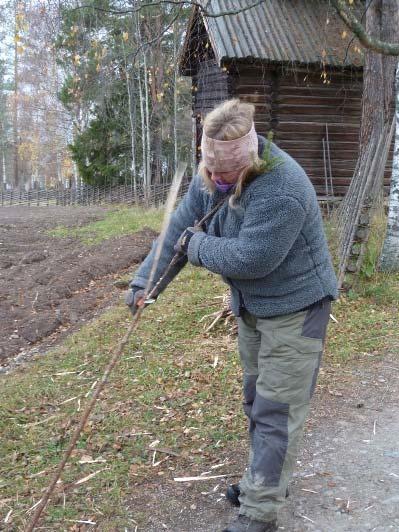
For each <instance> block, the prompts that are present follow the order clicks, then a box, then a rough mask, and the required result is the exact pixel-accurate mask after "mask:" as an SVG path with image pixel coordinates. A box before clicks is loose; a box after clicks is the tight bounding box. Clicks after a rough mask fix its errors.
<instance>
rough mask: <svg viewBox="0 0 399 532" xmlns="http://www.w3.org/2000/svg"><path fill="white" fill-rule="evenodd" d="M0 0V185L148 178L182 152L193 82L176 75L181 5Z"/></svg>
mask: <svg viewBox="0 0 399 532" xmlns="http://www.w3.org/2000/svg"><path fill="white" fill-rule="evenodd" d="M144 3H145V2H142V1H141V0H131V1H127V2H126V1H122V2H119V1H112V2H111V1H109V0H88V1H87V2H86V3H85V4H84V6H82V3H81V2H80V3H78V2H76V1H74V0H72V1H69V0H65V1H64V0H62V1H60V2H56V1H53V0H42V1H39V0H37V1H36V0H18V1H16V0H10V1H7V0H4V1H3V2H2V10H1V12H0V39H1V42H2V46H1V48H0V181H1V183H2V187H3V189H7V188H14V189H15V188H18V187H19V188H41V187H57V186H63V187H70V186H72V185H74V184H79V183H80V181H81V179H82V180H83V181H84V182H85V183H87V184H92V185H94V184H95V185H115V184H129V185H133V186H134V187H135V186H137V185H144V186H149V185H151V184H158V183H165V182H168V181H169V180H170V178H171V175H172V174H173V172H174V169H175V167H176V164H177V158H178V154H179V157H183V158H184V159H185V160H187V161H191V160H192V146H191V139H192V123H191V119H190V116H191V86H190V82H189V80H188V79H184V78H181V77H180V76H179V74H178V53H179V50H180V49H181V46H182V39H183V35H184V31H185V29H186V26H187V20H188V17H189V13H190V6H186V5H179V6H175V5H169V4H162V5H152V6H147V7H145V6H141V4H144Z"/></svg>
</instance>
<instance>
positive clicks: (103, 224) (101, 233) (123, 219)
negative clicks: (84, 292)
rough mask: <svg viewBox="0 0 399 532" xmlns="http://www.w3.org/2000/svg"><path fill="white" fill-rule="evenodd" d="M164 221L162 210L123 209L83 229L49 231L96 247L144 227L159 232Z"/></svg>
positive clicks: (68, 228) (108, 214)
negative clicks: (110, 239) (104, 241)
mask: <svg viewBox="0 0 399 532" xmlns="http://www.w3.org/2000/svg"><path fill="white" fill-rule="evenodd" d="M162 219H163V209H161V208H159V209H156V208H153V209H144V208H143V207H122V208H118V209H114V210H111V211H109V212H107V214H106V216H105V218H104V219H103V220H99V221H97V222H92V223H90V224H87V225H84V226H83V227H64V226H59V227H56V228H55V229H53V230H51V231H49V234H50V235H51V236H54V237H58V238H65V237H75V238H79V239H80V240H81V241H82V242H83V243H84V244H87V245H94V244H98V243H100V242H102V241H103V240H106V239H108V238H112V237H116V236H123V235H129V234H132V233H134V232H136V231H138V230H140V229H143V228H144V227H150V228H151V229H154V230H155V231H159V230H160V229H161V225H162Z"/></svg>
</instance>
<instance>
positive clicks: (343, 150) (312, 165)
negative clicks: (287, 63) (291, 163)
mask: <svg viewBox="0 0 399 532" xmlns="http://www.w3.org/2000/svg"><path fill="white" fill-rule="evenodd" d="M193 85H194V86H196V89H195V93H194V103H193V109H194V113H195V116H197V117H198V118H199V117H202V116H204V115H205V114H206V113H207V112H208V111H210V110H211V109H213V108H214V107H215V106H216V105H217V104H218V103H220V102H221V101H223V100H225V99H227V98H231V97H234V96H238V97H239V98H240V99H241V100H243V101H248V102H251V103H253V104H254V105H255V108H256V113H255V125H256V129H257V131H258V133H259V134H261V135H264V136H267V134H268V132H269V131H270V130H271V131H273V134H274V142H275V143H276V144H277V145H278V146H279V147H280V148H282V149H283V150H285V151H287V153H289V154H290V155H291V156H292V157H294V158H295V159H296V160H297V161H298V162H299V164H300V165H301V166H303V168H304V169H305V171H306V172H307V174H308V176H309V177H310V179H311V181H312V183H313V185H314V186H315V189H316V191H317V193H318V194H319V195H324V194H325V193H326V187H325V166H324V156H323V138H324V139H326V138H327V135H328V138H329V148H330V160H331V170H332V176H333V193H334V195H336V196H342V195H344V194H345V193H346V191H347V189H348V186H349V183H350V180H351V178H352V175H353V172H354V169H355V166H356V161H357V157H358V148H359V129H360V119H361V98H362V72H361V71H359V70H347V71H344V70H340V71H330V72H326V73H323V72H322V71H321V70H311V69H310V67H309V68H296V69H294V67H291V68H282V67H281V66H274V67H271V66H269V67H267V66H265V65H260V64H252V65H251V64H234V63H231V64H227V65H226V67H224V69H221V68H220V67H218V65H217V63H216V62H215V60H209V61H206V62H203V63H201V64H200V66H199V69H198V73H197V75H196V76H194V77H193ZM200 138H201V124H200V121H199V120H198V127H197V140H198V144H199V143H200ZM391 151H392V150H391ZM391 158H392V153H391V157H390V161H389V164H388V167H387V171H386V174H385V187H386V190H389V176H390V166H391Z"/></svg>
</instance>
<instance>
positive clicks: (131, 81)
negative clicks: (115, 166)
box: [123, 45, 137, 195]
mask: <svg viewBox="0 0 399 532" xmlns="http://www.w3.org/2000/svg"><path fill="white" fill-rule="evenodd" d="M123 55H124V62H125V75H126V88H127V97H128V107H129V122H130V149H131V155H132V160H131V164H130V175H131V180H132V181H133V190H134V194H135V195H136V192H137V181H136V137H135V135H136V132H135V129H136V128H135V125H136V124H135V116H134V110H133V105H134V103H133V100H132V93H133V92H134V87H133V84H134V72H132V77H131V79H130V75H129V72H128V66H127V61H126V52H125V45H123ZM133 66H134V65H133Z"/></svg>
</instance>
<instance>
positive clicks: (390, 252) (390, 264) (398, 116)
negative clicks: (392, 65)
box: [380, 64, 399, 271]
mask: <svg viewBox="0 0 399 532" xmlns="http://www.w3.org/2000/svg"><path fill="white" fill-rule="evenodd" d="M395 86H396V109H395V121H396V126H395V147H394V152H393V161H392V176H391V189H390V195H389V211H388V224H387V233H386V237H385V241H384V246H383V248H382V254H381V261H380V269H381V270H382V271H399V64H398V66H397V68H396V80H395Z"/></svg>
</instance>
